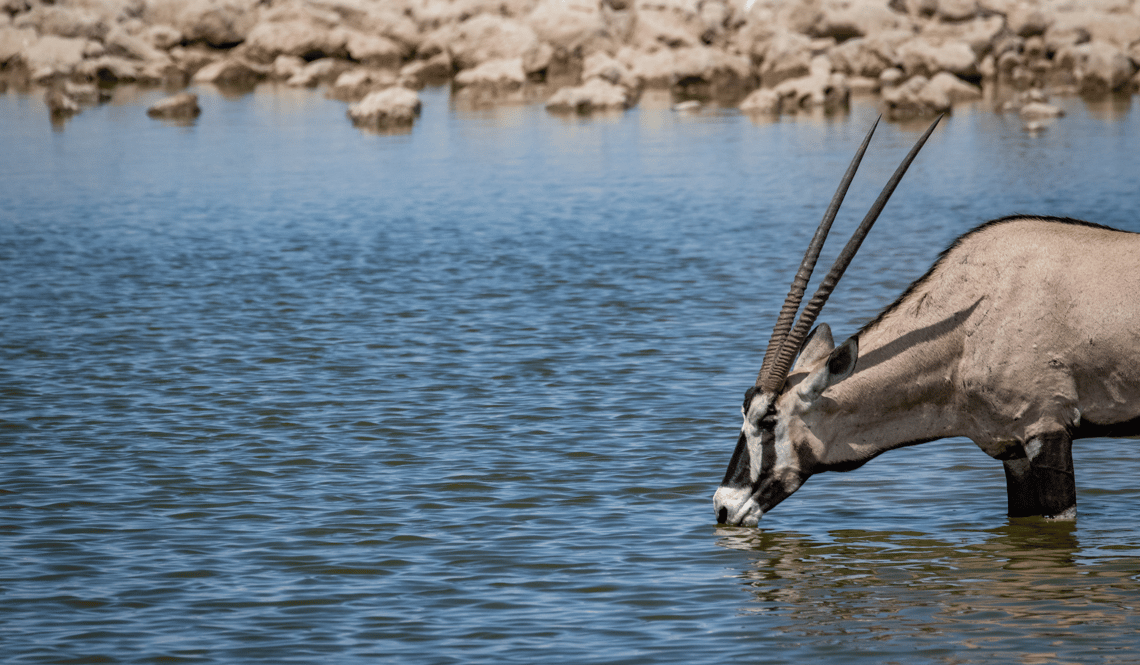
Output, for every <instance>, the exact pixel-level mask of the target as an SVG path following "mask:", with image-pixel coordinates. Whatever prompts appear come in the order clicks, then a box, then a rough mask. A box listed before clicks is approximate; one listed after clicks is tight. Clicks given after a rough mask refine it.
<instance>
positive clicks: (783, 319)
mask: <svg viewBox="0 0 1140 665" xmlns="http://www.w3.org/2000/svg"><path fill="white" fill-rule="evenodd" d="M882 119H883V116H881V115H880V116H879V117H878V118H876V119H875V123H874V124H873V125H871V130H870V131H869V132H867V136H866V138H864V139H863V144H862V145H860V146H859V150H857V151H856V152H855V157H854V159H852V160H851V164H850V165H849V166H848V167H847V172H846V173H844V174H843V180H841V181H840V182H839V189H837V190H835V195H834V196H832V197H831V204H830V205H828V206H827V210H826V211H825V212H824V213H823V220H822V221H820V223H819V228H817V229H816V230H815V235H814V236H812V238H811V243H809V244H808V248H807V252H805V253H804V258H803V261H801V262H800V269H799V271H797V272H796V277H795V279H793V280H792V288H791V289H790V290H789V291H788V297H787V298H785V299H784V306H783V307H782V308H780V315H779V316H778V317H777V318H776V327H775V328H773V329H772V337H771V338H770V339H769V340H768V348H767V350H766V351H764V362H763V364H761V365H760V375H759V376H757V377H756V385H761V384H762V383H763V381H764V377H765V376H766V375H767V374H768V371H769V370H770V369H771V365H772V363H773V361H775V359H776V356H777V355H778V352H779V349H780V347H781V346H782V345H783V342H784V338H786V337H787V336H788V331H789V330H791V329H792V323H793V322H794V321H795V319H796V312H798V311H799V309H800V301H801V300H802V299H803V297H804V291H806V290H807V285H808V282H809V281H810V280H811V273H812V271H813V270H815V262H816V261H817V260H818V259H819V252H820V250H822V249H823V242H824V241H825V240H827V232H828V231H830V230H831V223H832V222H834V221H835V215H836V214H837V213H838V212H839V206H840V204H842V203H843V197H844V196H846V195H847V189H848V188H849V187H850V186H851V181H852V180H853V179H854V178H855V172H856V171H858V170H859V162H860V161H862V159H863V153H865V152H867V146H868V145H870V143H871V136H872V135H874V133H875V128H876V127H878V126H879V120H882Z"/></svg>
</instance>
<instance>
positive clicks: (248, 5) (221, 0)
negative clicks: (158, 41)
mask: <svg viewBox="0 0 1140 665" xmlns="http://www.w3.org/2000/svg"><path fill="white" fill-rule="evenodd" d="M260 5H261V3H260V2H258V0H147V2H146V5H145V10H144V11H143V19H144V21H146V22H147V23H149V24H152V25H153V24H160V23H161V24H165V25H169V26H172V27H173V28H175V29H176V30H178V31H179V32H181V33H182V35H183V36H184V38H185V39H186V40H187V41H190V42H202V43H205V44H208V45H210V46H213V47H215V48H221V47H229V46H233V45H235V44H238V43H240V42H242V41H244V40H245V39H246V38H247V36H248V35H249V33H250V30H252V29H253V27H254V25H255V24H256V23H257V21H258V18H259V15H260Z"/></svg>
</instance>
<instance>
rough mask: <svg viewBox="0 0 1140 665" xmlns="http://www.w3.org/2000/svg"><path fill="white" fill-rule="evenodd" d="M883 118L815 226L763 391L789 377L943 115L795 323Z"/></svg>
mask: <svg viewBox="0 0 1140 665" xmlns="http://www.w3.org/2000/svg"><path fill="white" fill-rule="evenodd" d="M881 119H882V116H879V119H878V120H875V124H873V125H871V130H870V131H869V132H867V137H866V138H864V139H863V144H862V145H860V146H859V150H858V151H856V153H855V158H854V159H852V160H851V165H850V166H848V167H847V172H846V173H844V174H843V180H842V181H841V182H840V183H839V189H837V190H836V191H835V196H833V197H832V198H831V204H830V205H829V206H827V211H826V212H825V213H824V214H823V221H821V222H820V223H819V228H818V229H816V231H815V235H814V236H812V239H811V243H810V244H809V245H808V249H807V253H805V254H804V259H803V261H802V262H801V263H800V269H799V271H797V272H796V277H795V279H793V280H792V288H791V290H790V291H788V297H787V299H785V300H784V306H783V307H781V308H780V315H779V317H777V319H776V326H775V328H773V330H772V338H771V339H770V340H769V341H768V350H767V351H765V352H764V363H763V364H762V365H761V367H760V376H759V377H757V379H756V385H757V386H759V387H760V388H761V390H762V391H764V392H770V393H774V392H777V391H779V390H780V389H781V388H782V387H783V386H784V380H785V379H786V378H787V376H788V370H789V369H790V368H791V366H792V361H793V360H795V358H796V354H797V353H799V350H800V346H802V345H803V342H804V339H805V338H806V337H807V334H808V332H810V331H811V327H812V324H814V323H815V319H816V317H818V316H819V312H820V310H821V309H823V306H824V304H825V303H826V302H827V299H828V297H830V296H831V292H832V291H834V290H835V285H836V284H838V283H839V278H840V277H842V276H843V271H845V270H846V269H847V266H848V264H850V263H851V259H853V258H855V252H857V251H859V246H860V245H862V244H863V239H864V238H866V237H867V233H869V232H870V231H871V226H872V225H874V223H875V220H876V219H878V218H879V213H881V212H882V211H883V208H884V207H885V206H886V205H887V201H888V200H889V199H890V198H891V194H893V193H894V191H895V188H896V187H898V184H899V182H900V181H901V180H902V177H903V175H904V174H906V170H907V168H909V167H910V163H911V162H913V161H914V158H915V157H916V156H917V155H918V151H919V150H921V149H922V146H923V144H924V143H926V139H928V138H929V137H930V134H931V133H932V132H933V131H934V128H935V127H936V126H938V122H939V121H940V120H942V116H938V117H937V118H935V120H934V122H932V123H931V124H930V127H929V128H928V129H927V130H926V132H925V133H924V134H923V135H922V136H921V137H920V138H919V139H918V142H917V143H915V144H914V147H913V148H911V150H910V153H909V154H908V155H907V156H906V159H904V160H903V162H902V164H899V167H898V168H897V169H895V173H894V175H892V176H891V179H890V180H888V181H887V184H886V186H885V187H883V191H882V192H881V193H880V194H879V198H878V199H876V200H875V203H874V205H872V206H871V209H870V210H869V211H868V212H867V216H866V217H864V218H863V222H862V223H861V224H860V225H859V228H858V229H856V230H855V233H854V235H852V236H851V239H850V240H848V241H847V246H846V247H844V248H843V251H842V252H840V254H839V256H838V257H837V258H836V259H835V264H834V265H832V266H831V270H830V271H829V272H828V273H827V276H826V277H824V278H823V281H822V282H820V285H819V288H818V289H817V290H816V292H815V295H814V296H812V299H811V300H809V301H808V304H807V306H806V307H804V311H803V312H802V313H801V314H800V318H799V321H796V324H795V327H792V322H793V321H794V320H795V317H796V312H797V311H799V308H800V301H801V300H802V299H803V295H804V291H805V290H807V285H808V281H809V280H810V279H811V273H812V271H813V270H814V269H815V262H816V260H817V259H819V252H820V250H822V249H823V242H824V241H825V240H826V239H827V232H828V231H830V230H831V223H832V222H833V221H835V215H836V214H837V213H838V212H839V206H840V205H841V204H842V203H843V197H844V196H845V195H846V194H847V188H848V187H850V186H851V181H852V180H853V179H854V178H855V172H856V171H857V170H858V169H859V162H860V161H862V159H863V153H864V152H866V151H867V146H868V145H869V144H870V143H871V136H872V135H874V133H875V128H876V127H878V126H879V120H881Z"/></svg>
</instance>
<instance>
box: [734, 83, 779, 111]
mask: <svg viewBox="0 0 1140 665" xmlns="http://www.w3.org/2000/svg"><path fill="white" fill-rule="evenodd" d="M740 110H741V111H743V112H744V113H755V114H768V115H779V113H780V94H779V93H778V92H776V91H775V90H773V89H771V88H761V89H759V90H753V91H752V92H751V93H750V94H749V95H748V96H747V97H745V98H744V101H742V102H740Z"/></svg>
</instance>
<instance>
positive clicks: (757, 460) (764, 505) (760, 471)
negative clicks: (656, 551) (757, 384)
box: [713, 390, 809, 526]
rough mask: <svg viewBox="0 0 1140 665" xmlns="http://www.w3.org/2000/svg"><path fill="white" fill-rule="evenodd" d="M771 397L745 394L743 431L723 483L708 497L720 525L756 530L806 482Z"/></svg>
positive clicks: (754, 392) (749, 392)
mask: <svg viewBox="0 0 1140 665" xmlns="http://www.w3.org/2000/svg"><path fill="white" fill-rule="evenodd" d="M775 399H776V395H772V394H770V393H759V392H756V391H754V390H749V391H748V394H747V395H746V401H745V406H744V407H743V408H742V411H743V412H744V425H743V426H742V427H741V428H740V438H739V439H738V440H737V443H736V451H735V452H734V453H733V455H732V460H731V461H729V463H728V471H727V472H726V473H725V476H724V480H723V481H721V484H720V487H719V488H717V490H716V494H714V495H713V509H714V511H715V512H716V517H717V522H718V523H720V524H729V525H739V526H756V525H757V524H758V523H759V521H760V518H761V517H763V516H764V513H765V512H767V511H769V510H771V509H772V508H774V507H775V506H776V504H778V503H780V502H781V501H783V500H784V499H786V498H787V497H789V496H791V494H792V493H793V492H795V491H796V490H797V489H799V487H800V485H802V484H803V482H804V481H805V480H806V479H807V476H808V475H809V474H805V473H802V472H801V471H800V469H801V468H802V467H803V466H804V465H802V464H800V463H799V462H800V460H799V459H798V456H797V455H796V454H795V451H794V450H793V447H792V444H791V441H790V440H789V437H788V431H787V429H788V428H787V427H786V426H781V423H780V422H779V419H778V418H777V415H776V409H775V406H774V403H775Z"/></svg>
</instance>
